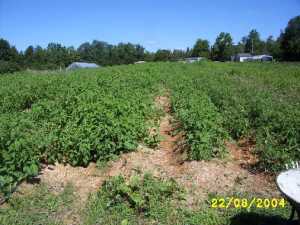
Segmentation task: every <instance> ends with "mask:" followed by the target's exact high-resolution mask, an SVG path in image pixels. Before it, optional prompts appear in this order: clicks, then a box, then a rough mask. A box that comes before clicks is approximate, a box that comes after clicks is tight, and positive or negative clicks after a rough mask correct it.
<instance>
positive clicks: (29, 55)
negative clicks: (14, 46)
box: [24, 45, 34, 67]
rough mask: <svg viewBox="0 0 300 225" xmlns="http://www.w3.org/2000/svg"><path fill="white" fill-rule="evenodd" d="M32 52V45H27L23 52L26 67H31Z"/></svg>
mask: <svg viewBox="0 0 300 225" xmlns="http://www.w3.org/2000/svg"><path fill="white" fill-rule="evenodd" d="M33 52H34V48H33V46H32V45H30V46H28V47H27V48H26V50H25V52H24V61H25V66H26V67H32V64H33Z"/></svg>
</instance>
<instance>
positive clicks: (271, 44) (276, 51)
mask: <svg viewBox="0 0 300 225" xmlns="http://www.w3.org/2000/svg"><path fill="white" fill-rule="evenodd" d="M266 52H267V53H268V54H270V55H272V56H273V57H274V58H276V59H280V57H281V50H280V43H279V40H275V39H274V38H273V36H269V37H268V38H267V41H266Z"/></svg>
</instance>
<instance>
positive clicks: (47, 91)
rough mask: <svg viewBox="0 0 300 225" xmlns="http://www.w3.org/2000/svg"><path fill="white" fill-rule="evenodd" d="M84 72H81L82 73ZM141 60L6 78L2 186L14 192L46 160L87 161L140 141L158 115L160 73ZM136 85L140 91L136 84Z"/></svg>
mask: <svg viewBox="0 0 300 225" xmlns="http://www.w3.org/2000/svg"><path fill="white" fill-rule="evenodd" d="M77 73H79V74H77ZM140 73H141V72H138V70H136V69H135V68H131V67H116V68H113V69H108V70H105V69H102V70H99V71H97V72H96V71H95V73H92V74H91V72H90V71H89V70H87V71H84V70H82V71H80V72H78V71H77V72H74V73H70V74H68V76H62V75H61V74H58V75H55V74H52V75H44V76H40V75H38V74H37V75H34V74H30V73H29V74H26V76H22V75H18V74H17V75H11V76H5V77H3V78H2V80H3V84H4V86H3V87H2V88H1V90H0V96H1V100H0V101H1V103H2V104H1V106H0V112H1V114H0V119H1V123H0V148H1V152H0V162H1V170H0V189H1V191H2V192H5V193H9V192H10V191H11V190H13V188H14V186H15V185H16V184H17V183H18V182H20V181H21V180H23V179H24V178H27V177H30V176H35V175H36V174H37V170H38V168H39V164H40V162H41V161H42V162H46V163H54V162H55V161H60V162H66V163H70V164H71V165H74V166H77V165H82V166H86V165H88V163H89V162H91V161H107V160H109V159H111V157H112V156H114V155H119V154H121V153H123V152H128V151H133V150H135V149H136V147H137V145H138V142H143V140H144V139H145V142H147V141H146V140H147V139H148V142H149V143H151V145H155V142H157V141H158V139H156V138H155V137H152V139H151V138H150V137H148V129H149V127H148V126H147V125H146V124H147V123H146V122H147V121H148V120H151V119H152V118H153V117H155V116H156V112H155V109H154V107H153V97H152V91H153V89H152V88H151V86H153V84H154V83H153V82H154V80H153V79H151V78H147V76H148V73H147V74H140ZM132 90H134V91H132Z"/></svg>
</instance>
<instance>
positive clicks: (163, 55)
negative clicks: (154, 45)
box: [154, 49, 172, 61]
mask: <svg viewBox="0 0 300 225" xmlns="http://www.w3.org/2000/svg"><path fill="white" fill-rule="evenodd" d="M171 58H172V53H171V51H170V50H167V49H159V50H157V51H156V53H155V56H154V61H168V60H170V59H171Z"/></svg>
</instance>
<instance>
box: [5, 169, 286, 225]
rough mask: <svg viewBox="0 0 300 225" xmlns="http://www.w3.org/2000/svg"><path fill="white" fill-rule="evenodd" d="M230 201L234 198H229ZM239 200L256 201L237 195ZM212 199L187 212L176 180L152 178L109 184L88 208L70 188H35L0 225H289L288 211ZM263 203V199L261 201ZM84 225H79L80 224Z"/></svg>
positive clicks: (9, 208)
mask: <svg viewBox="0 0 300 225" xmlns="http://www.w3.org/2000/svg"><path fill="white" fill-rule="evenodd" d="M228 195H230V196H231V194H229V193H228ZM234 196H235V197H239V198H248V199H251V198H252V197H257V196H255V195H254V194H251V193H247V194H245V193H244V194H237V193H236V194H235V195H234ZM213 197H225V196H216V195H213V194H210V195H208V196H207V200H203V201H201V202H199V203H198V205H196V206H194V207H193V208H192V209H191V208H188V207H187V202H186V198H187V193H186V192H185V190H184V189H183V188H182V187H180V186H179V185H178V184H177V183H176V182H175V181H174V180H171V179H164V180H162V179H158V178H155V177H153V176H152V175H151V174H145V175H134V176H132V177H131V178H130V179H129V180H128V181H126V180H125V179H124V177H122V176H116V177H112V178H110V179H109V180H107V181H106V182H105V183H104V184H103V185H102V187H99V191H98V192H97V193H94V194H92V195H91V196H90V198H89V199H88V202H87V203H86V205H82V204H78V203H76V197H75V195H74V194H73V188H72V186H67V187H66V188H65V189H64V191H63V192H61V193H60V194H53V193H51V192H50V190H49V189H48V188H47V186H45V185H37V186H36V187H35V188H34V189H33V190H32V192H31V193H29V194H26V195H25V196H14V197H13V198H11V199H10V200H9V202H8V204H7V205H6V206H4V207H3V206H2V208H0V224H3V225H4V224H5V225H40V224H43V225H54V224H55V225H58V224H64V222H65V221H68V223H70V220H65V219H64V218H66V215H70V213H71V214H72V215H73V216H75V217H76V218H79V220H76V221H73V223H74V222H76V224H78V225H79V224H82V225H94V224H99V225H100V224H103V225H106V224H113V225H120V224H122V225H126V224H128V225H129V224H130V225H131V224H162V225H174V224H178V225H181V224H187V225H198V224H201V225H262V224H268V225H269V224H272V225H282V224H285V222H287V218H288V215H289V213H290V207H289V206H288V205H287V207H285V208H275V209H257V208H254V207H252V208H251V209H250V210H246V209H234V208H229V209H215V208H211V206H210V200H211V199H212V198H213ZM260 197H262V198H263V197H264V196H260ZM78 221H81V222H78Z"/></svg>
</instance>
